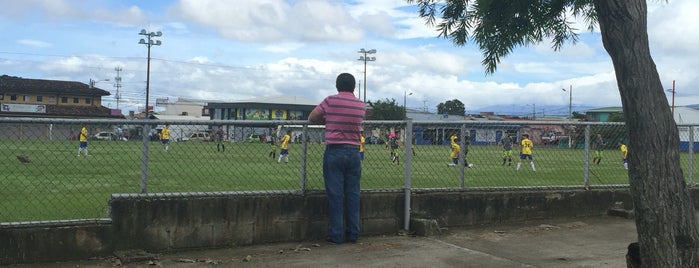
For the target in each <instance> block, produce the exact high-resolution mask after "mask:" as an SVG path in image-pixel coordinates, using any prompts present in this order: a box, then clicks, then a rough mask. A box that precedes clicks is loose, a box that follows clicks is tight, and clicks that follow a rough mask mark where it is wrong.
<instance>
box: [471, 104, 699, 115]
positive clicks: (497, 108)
mask: <svg viewBox="0 0 699 268" xmlns="http://www.w3.org/2000/svg"><path fill="white" fill-rule="evenodd" d="M697 107H699V104H697ZM595 108H599V107H597V106H589V105H574V106H573V112H578V113H585V111H587V110H591V109H595ZM534 110H536V116H553V117H555V116H560V117H566V116H568V105H541V106H539V105H536V107H534V106H532V105H491V106H486V107H482V108H479V109H474V110H466V113H467V114H479V113H482V112H492V113H495V114H499V115H511V116H531V115H532V113H533V112H534Z"/></svg>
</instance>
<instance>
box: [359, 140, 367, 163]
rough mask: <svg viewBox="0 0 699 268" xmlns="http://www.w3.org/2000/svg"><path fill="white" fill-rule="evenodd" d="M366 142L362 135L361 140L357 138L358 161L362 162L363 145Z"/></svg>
mask: <svg viewBox="0 0 699 268" xmlns="http://www.w3.org/2000/svg"><path fill="white" fill-rule="evenodd" d="M365 142H366V140H365V139H364V134H362V136H361V138H359V159H361V160H362V161H364V143H365Z"/></svg>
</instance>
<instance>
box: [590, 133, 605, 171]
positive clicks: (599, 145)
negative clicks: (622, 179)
mask: <svg viewBox="0 0 699 268" xmlns="http://www.w3.org/2000/svg"><path fill="white" fill-rule="evenodd" d="M592 147H593V149H595V158H593V159H592V162H593V163H595V164H598V165H599V162H600V161H602V150H604V139H602V133H599V132H597V138H595V141H594V143H593V145H592Z"/></svg>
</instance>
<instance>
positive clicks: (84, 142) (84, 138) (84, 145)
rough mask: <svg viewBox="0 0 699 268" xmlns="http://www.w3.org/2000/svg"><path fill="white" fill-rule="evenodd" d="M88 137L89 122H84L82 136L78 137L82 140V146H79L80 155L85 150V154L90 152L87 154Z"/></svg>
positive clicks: (81, 130)
mask: <svg viewBox="0 0 699 268" xmlns="http://www.w3.org/2000/svg"><path fill="white" fill-rule="evenodd" d="M87 138H88V133H87V124H85V123H83V128H82V129H80V137H79V138H78V139H79V140H80V146H79V147H78V156H80V152H85V156H88V154H87Z"/></svg>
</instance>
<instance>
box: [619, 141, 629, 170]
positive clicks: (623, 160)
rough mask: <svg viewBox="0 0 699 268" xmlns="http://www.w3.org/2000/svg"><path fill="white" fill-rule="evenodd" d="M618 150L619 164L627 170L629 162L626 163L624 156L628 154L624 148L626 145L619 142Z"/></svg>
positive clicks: (627, 150)
mask: <svg viewBox="0 0 699 268" xmlns="http://www.w3.org/2000/svg"><path fill="white" fill-rule="evenodd" d="M619 150H620V151H621V164H623V165H624V169H629V162H628V161H626V155H627V154H628V153H629V149H628V148H626V144H624V142H622V141H619Z"/></svg>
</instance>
